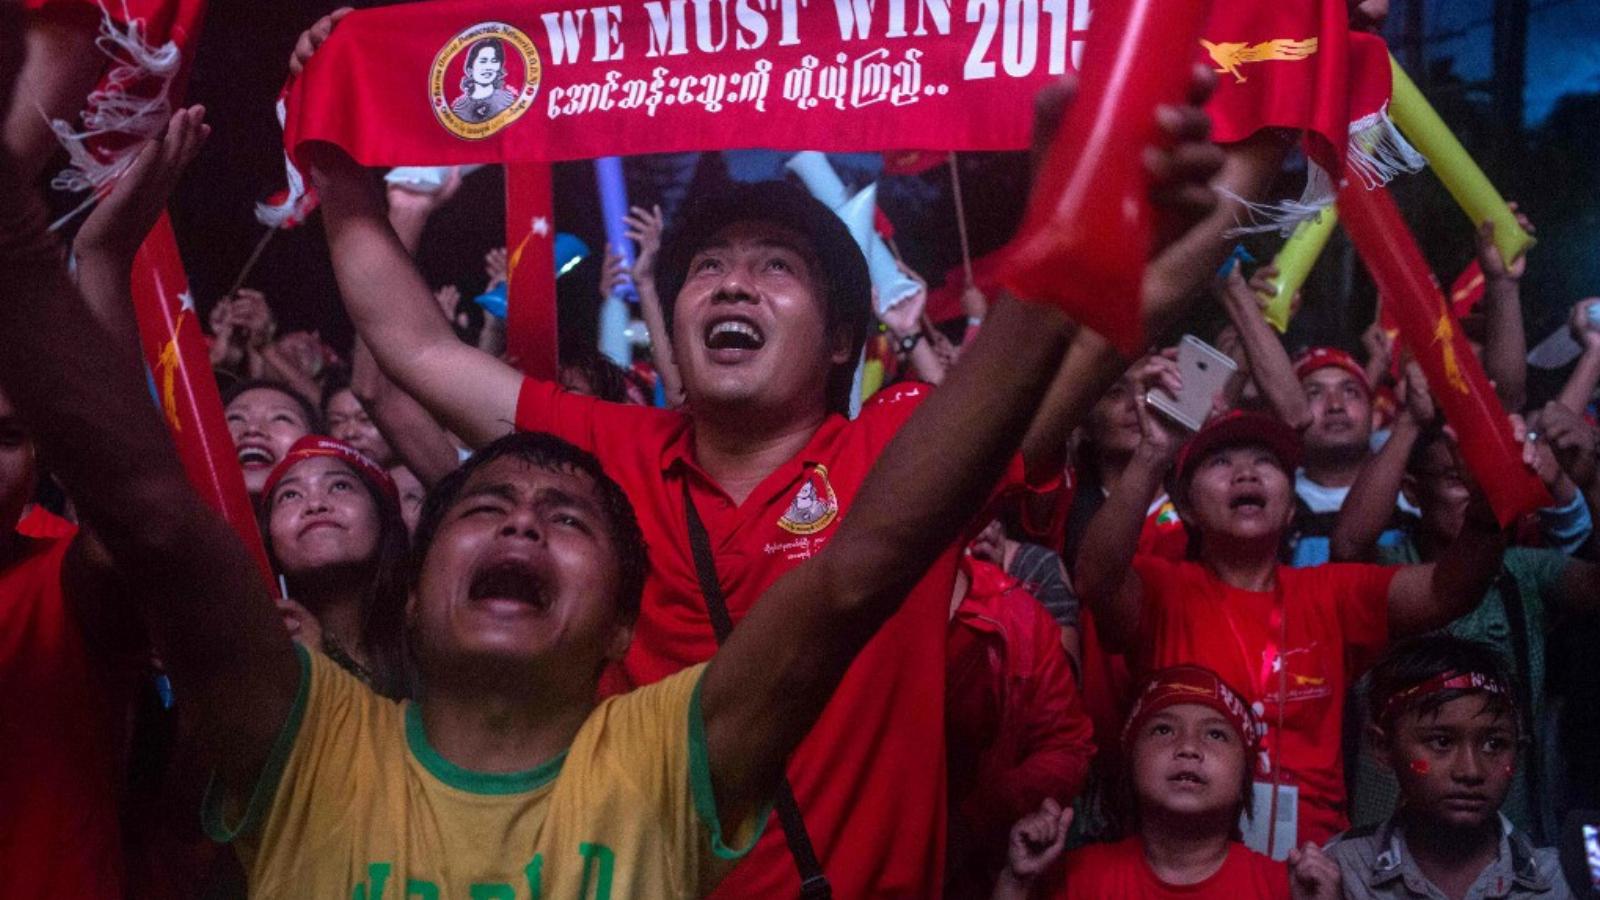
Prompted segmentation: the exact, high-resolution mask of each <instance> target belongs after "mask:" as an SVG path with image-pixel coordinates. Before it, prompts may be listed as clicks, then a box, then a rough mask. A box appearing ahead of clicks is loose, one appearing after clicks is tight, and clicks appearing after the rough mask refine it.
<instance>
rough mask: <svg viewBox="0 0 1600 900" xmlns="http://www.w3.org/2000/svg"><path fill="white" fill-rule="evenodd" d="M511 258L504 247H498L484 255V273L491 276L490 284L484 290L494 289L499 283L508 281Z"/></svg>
mask: <svg viewBox="0 0 1600 900" xmlns="http://www.w3.org/2000/svg"><path fill="white" fill-rule="evenodd" d="M509 259H510V257H509V256H508V255H507V254H506V248H504V247H496V248H494V249H493V250H490V251H489V252H488V253H485V254H484V255H483V274H484V275H486V276H488V278H489V284H488V286H487V287H485V288H484V290H486V291H492V290H494V289H495V287H496V286H497V285H502V284H505V283H506V281H507V280H508V278H507V273H508V272H509V271H510V265H509V263H508V260H509Z"/></svg>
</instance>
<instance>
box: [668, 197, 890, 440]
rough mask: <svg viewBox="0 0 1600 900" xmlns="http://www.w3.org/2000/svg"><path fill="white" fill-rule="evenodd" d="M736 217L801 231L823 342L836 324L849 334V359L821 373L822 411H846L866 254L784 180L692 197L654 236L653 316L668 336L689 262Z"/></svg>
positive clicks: (864, 316) (866, 285)
mask: <svg viewBox="0 0 1600 900" xmlns="http://www.w3.org/2000/svg"><path fill="white" fill-rule="evenodd" d="M739 222H768V223H771V224H774V225H777V226H779V227H782V228H787V229H790V230H792V231H795V232H798V233H799V234H800V235H802V236H803V237H804V238H805V239H806V241H807V243H808V244H809V247H807V248H802V255H803V256H804V257H805V260H806V269H807V270H808V271H809V273H810V275H811V277H812V279H813V282H814V285H815V287H816V288H817V293H818V294H820V295H821V296H822V297H823V299H824V300H825V302H826V312H827V334H828V339H829V341H832V340H833V337H834V335H836V334H838V333H840V332H841V331H842V332H843V333H844V334H845V335H846V336H847V337H848V338H849V342H850V355H849V358H848V359H847V360H846V361H845V362H843V363H840V364H839V365H836V366H834V367H833V368H832V369H831V370H830V371H829V372H828V388H827V402H828V410H829V411H830V412H836V413H848V412H849V410H850V391H851V388H852V386H853V385H854V383H855V370H856V361H857V359H858V358H859V357H860V356H861V348H862V347H863V346H865V345H866V342H867V334H868V333H869V331H870V329H871V328H872V326H873V324H874V323H875V321H876V319H875V316H874V313H873V310H872V277H871V275H870V274H868V272H867V259H866V257H865V256H864V255H862V253H861V248H860V247H859V246H858V245H857V244H856V242H855V238H853V237H851V236H850V230H849V229H848V228H846V227H845V225H844V222H842V221H840V219H839V217H838V216H837V215H835V214H834V213H833V211H832V210H830V209H828V207H826V206H824V205H823V204H822V202H821V201H819V200H817V199H816V198H815V197H812V196H811V195H810V194H808V193H806V192H805V191H804V190H803V189H801V188H799V187H797V186H795V185H793V184H790V183H789V182H786V181H761V182H755V183H753V184H738V185H734V186H733V187H732V188H729V189H726V190H723V191H718V192H715V193H711V194H706V195H701V196H697V197H694V198H692V199H691V200H690V202H689V205H688V207H687V208H686V209H685V211H684V215H683V218H682V220H681V221H680V222H679V223H678V224H677V225H676V226H675V227H674V228H673V229H671V230H670V231H669V232H668V233H667V234H666V236H665V237H664V238H663V240H662V246H661V255H660V262H659V263H658V265H657V267H656V286H657V289H658V290H657V293H658V294H659V295H660V298H661V315H662V318H663V319H665V324H666V327H667V333H668V339H669V340H670V339H671V333H672V322H673V312H674V309H675V307H676V305H677V302H678V293H679V292H680V291H682V290H683V285H684V282H686V281H687V280H688V278H689V263H690V261H692V260H693V258H694V255H695V254H696V253H698V252H700V250H702V249H703V248H704V247H705V246H706V244H707V243H709V242H710V241H711V239H712V238H713V237H715V236H716V235H717V233H718V232H720V231H722V230H723V229H724V228H727V227H728V226H729V225H734V224H737V223H739Z"/></svg>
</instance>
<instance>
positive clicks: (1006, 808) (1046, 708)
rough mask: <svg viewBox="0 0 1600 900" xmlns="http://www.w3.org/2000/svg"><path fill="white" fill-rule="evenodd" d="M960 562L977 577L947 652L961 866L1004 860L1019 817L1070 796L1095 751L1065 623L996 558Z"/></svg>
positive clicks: (1066, 801)
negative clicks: (1063, 629) (974, 860)
mask: <svg viewBox="0 0 1600 900" xmlns="http://www.w3.org/2000/svg"><path fill="white" fill-rule="evenodd" d="M962 568H963V571H965V572H966V574H967V575H968V577H969V578H970V579H971V583H972V586H971V588H970V589H969V590H968V592H967V596H966V597H965V598H964V599H963V600H962V601H961V604H960V606H958V607H957V608H956V611H955V614H954V615H953V616H952V617H951V620H950V629H949V640H948V642H947V644H946V655H945V663H946V666H945V684H946V687H945V691H946V696H945V704H946V705H945V709H946V723H945V728H946V734H947V749H948V752H949V757H950V802H951V812H952V815H951V819H952V829H953V831H954V833H955V840H957V841H959V842H960V843H961V844H962V845H963V846H960V847H955V846H953V847H952V860H951V861H952V864H953V865H954V866H955V867H956V868H957V869H960V868H961V867H963V866H965V865H969V864H973V863H971V862H968V861H964V860H970V859H971V857H972V855H973V854H976V855H977V857H979V858H981V859H982V860H983V862H984V863H985V864H989V863H994V862H996V861H997V860H998V861H1003V860H1004V853H1005V845H1006V840H1007V836H1008V834H1009V832H1010V829H1011V825H1012V823H1014V822H1015V821H1016V820H1017V819H1020V818H1021V817H1023V816H1024V815H1027V814H1028V813H1031V812H1033V811H1034V810H1036V809H1038V808H1039V804H1040V803H1042V802H1043V801H1044V799H1045V798H1046V797H1053V798H1055V799H1056V801H1057V802H1059V803H1061V804H1062V805H1063V806H1066V805H1068V804H1070V803H1071V802H1072V799H1073V798H1074V797H1076V796H1077V795H1078V792H1079V791H1081V790H1082V789H1083V783H1084V780H1085V778H1086V777H1087V776H1088V771H1089V759H1090V757H1091V756H1093V755H1094V745H1093V742H1092V740H1091V735H1092V727H1091V725H1090V724H1089V716H1088V714H1087V713H1086V712H1084V708H1083V700H1082V698H1081V697H1080V696H1079V693H1078V685H1077V682H1076V681H1075V680H1074V678H1073V677H1072V666H1071V664H1070V663H1069V662H1068V659H1067V653H1066V650H1064V649H1063V648H1062V646H1061V627H1060V626H1059V625H1057V624H1056V622H1055V620H1054V619H1052V618H1051V617H1050V614H1049V613H1048V612H1046V611H1045V608H1044V606H1042V605H1041V604H1040V603H1039V601H1038V600H1035V599H1034V598H1033V596H1032V595H1031V594H1029V593H1028V592H1027V591H1026V590H1024V589H1023V587H1022V585H1021V583H1020V582H1018V581H1017V580H1016V579H1014V578H1012V577H1011V576H1009V575H1007V574H1006V573H1005V572H1004V570H1002V569H1000V568H999V567H997V566H993V565H990V564H989V563H986V562H981V561H979V560H974V559H972V558H970V557H964V558H963V560H962ZM958 856H959V857H962V858H963V859H957V858H956V857H958Z"/></svg>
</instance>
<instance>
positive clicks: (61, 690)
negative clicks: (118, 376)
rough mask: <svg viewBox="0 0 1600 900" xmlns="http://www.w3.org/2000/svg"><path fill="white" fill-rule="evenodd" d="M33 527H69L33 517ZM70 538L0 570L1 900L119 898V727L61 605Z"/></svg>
mask: <svg viewBox="0 0 1600 900" xmlns="http://www.w3.org/2000/svg"><path fill="white" fill-rule="evenodd" d="M29 519H30V529H41V528H42V529H47V530H55V531H61V530H70V526H66V524H65V523H63V522H62V521H61V520H60V519H56V518H55V517H54V516H50V515H49V514H48V513H44V512H42V511H41V512H36V513H34V514H33V515H32V516H30V517H29ZM71 544H72V538H71V536H70V534H68V535H67V536H63V537H55V538H49V539H33V538H30V539H29V540H28V547H27V549H26V550H25V552H24V555H23V556H22V558H21V559H19V560H17V561H16V562H14V563H13V564H12V565H10V566H9V567H7V568H5V569H3V570H0V733H3V735H4V736H3V737H0V896H4V897H121V896H122V848H121V843H120V840H121V838H120V834H119V833H118V824H117V823H118V819H117V805H116V795H117V784H118V774H117V765H116V759H117V749H118V746H117V745H118V739H117V737H116V735H117V729H116V727H115V723H114V714H113V712H112V709H111V704H110V703H109V702H108V701H107V697H108V695H109V690H108V686H107V684H106V683H105V680H104V679H103V678H102V677H101V675H100V672H99V670H98V669H97V668H96V667H95V666H94V665H93V664H92V663H91V661H90V658H89V652H88V649H87V647H86V646H85V643H84V640H83V635H82V632H81V631H80V630H79V628H78V624H77V622H76V621H75V620H74V619H73V616H72V613H71V611H70V610H69V609H68V607H67V600H66V596H65V594H64V592H63V591H62V585H61V566H62V561H63V559H65V557H66V553H67V548H68V547H69V546H71Z"/></svg>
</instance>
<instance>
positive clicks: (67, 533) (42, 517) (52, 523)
mask: <svg viewBox="0 0 1600 900" xmlns="http://www.w3.org/2000/svg"><path fill="white" fill-rule="evenodd" d="M77 533H78V526H76V525H74V524H72V523H71V522H68V521H67V520H66V519H63V518H61V517H60V516H58V515H56V514H55V513H52V512H51V511H49V510H48V509H45V508H44V507H42V506H35V507H33V508H32V509H30V510H28V513H27V515H24V516H23V517H22V521H20V522H18V523H17V534H20V535H22V536H24V537H31V538H60V537H72V536H73V535H74V534H77Z"/></svg>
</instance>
